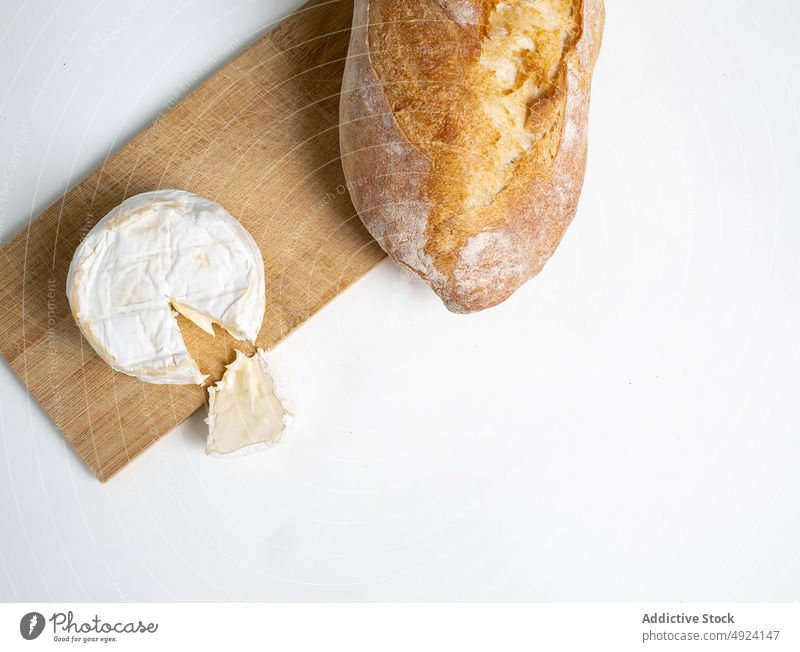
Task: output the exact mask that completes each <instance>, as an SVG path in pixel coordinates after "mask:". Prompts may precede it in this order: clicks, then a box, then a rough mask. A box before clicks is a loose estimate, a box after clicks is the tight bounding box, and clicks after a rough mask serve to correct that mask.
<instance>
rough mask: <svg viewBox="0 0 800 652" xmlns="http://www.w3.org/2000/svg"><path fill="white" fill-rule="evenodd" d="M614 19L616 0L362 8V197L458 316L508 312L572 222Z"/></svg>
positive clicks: (373, 2)
mask: <svg viewBox="0 0 800 652" xmlns="http://www.w3.org/2000/svg"><path fill="white" fill-rule="evenodd" d="M603 19H604V8H603V2H602V0H503V1H498V0H413V2H412V1H410V0H408V1H406V0H355V15H354V20H353V31H352V35H351V41H350V51H349V54H348V59H347V65H346V69H345V75H344V82H343V87H342V96H341V111H340V113H341V115H340V117H341V120H340V137H341V154H342V165H343V167H344V171H345V176H346V179H347V185H348V188H349V190H350V195H351V197H352V200H353V204H354V205H355V208H356V210H357V211H358V214H359V216H360V217H361V219H362V221H363V222H364V224H365V225H366V227H367V229H368V230H369V231H370V233H371V234H372V236H373V237H374V238H375V239H376V240H377V241H378V243H379V244H380V245H381V246H382V247H383V249H384V250H385V251H386V252H387V253H388V254H389V256H391V258H392V259H393V260H394V261H395V262H397V263H399V264H400V265H403V266H405V267H407V268H408V269H410V270H412V271H414V272H415V273H416V274H418V275H419V276H421V277H422V278H423V279H425V280H426V281H427V282H428V283H430V285H431V286H432V287H433V289H434V290H435V291H436V292H437V293H438V294H439V296H440V297H441V298H442V300H443V301H444V303H445V305H446V306H447V307H448V308H450V309H451V310H453V311H455V312H472V311H476V310H482V309H484V308H488V307H490V306H494V305H496V304H498V303H500V302H501V301H503V300H505V299H506V298H507V297H509V296H510V295H511V294H512V293H513V292H514V291H515V290H516V289H517V288H518V287H519V286H520V285H522V284H523V283H524V282H525V281H526V280H528V279H529V278H531V277H532V276H534V275H535V274H537V273H538V272H539V271H540V270H541V269H542V267H543V266H544V264H545V263H546V262H547V260H548V259H549V258H550V256H551V255H552V254H553V252H554V251H555V249H556V247H557V246H558V243H559V242H560V241H561V238H562V236H563V235H564V231H565V230H566V228H567V226H568V225H569V223H570V221H571V220H572V218H573V216H574V214H575V210H576V208H577V203H578V197H579V195H580V191H581V186H582V184H583V174H584V169H585V163H586V128H587V114H588V108H589V91H590V85H591V77H592V72H593V69H594V64H595V60H596V58H597V55H598V52H599V49H600V40H601V36H602V30H603Z"/></svg>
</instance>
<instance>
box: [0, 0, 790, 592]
mask: <svg viewBox="0 0 800 652" xmlns="http://www.w3.org/2000/svg"><path fill="white" fill-rule="evenodd" d="M607 4H608V20H607V28H606V36H605V43H604V46H603V52H602V55H601V58H600V61H599V65H598V70H597V75H596V77H595V90H594V96H593V104H592V116H591V145H590V150H591V153H590V161H589V167H588V173H587V178H586V185H585V190H584V193H583V198H582V200H581V205H580V210H579V212H578V215H577V217H576V219H575V222H574V223H573V225H572V227H571V228H570V230H569V232H568V234H567V236H566V238H565V239H564V242H563V244H562V245H561V247H560V248H559V250H558V252H557V254H556V255H555V256H554V258H553V259H552V261H551V262H550V263H549V265H548V266H547V268H546V269H545V271H544V272H543V273H542V274H541V275H540V276H539V277H538V278H537V279H535V280H534V281H532V282H530V283H529V284H528V285H527V286H526V287H524V288H523V289H522V290H521V291H520V292H518V293H517V294H516V295H515V296H514V297H513V298H512V299H510V300H509V301H507V302H506V303H505V304H504V305H502V306H500V307H498V308H496V309H493V310H490V311H488V312H485V313H482V314H478V315H473V316H467V317H464V316H455V315H451V314H449V313H447V312H446V311H445V310H444V309H443V307H442V306H441V305H440V303H439V302H438V300H437V299H436V298H435V297H434V296H433V295H432V293H431V292H430V291H429V290H427V289H426V287H425V286H423V285H422V284H421V283H419V282H417V281H415V280H412V279H410V278H409V277H407V276H405V275H403V274H402V273H401V272H400V271H398V270H397V269H395V268H394V267H393V266H391V265H390V264H388V263H384V264H382V265H380V266H379V267H378V268H377V269H376V270H375V271H374V272H372V273H371V274H369V275H368V276H367V277H366V278H365V279H364V280H362V281H360V282H359V283H357V284H356V285H355V286H353V287H352V288H351V289H349V290H348V291H347V292H345V294H344V295H343V296H341V297H340V298H338V299H337V300H336V301H335V302H334V303H333V304H331V305H330V306H329V307H328V308H326V309H325V310H324V311H323V312H322V313H321V314H319V315H318V316H317V317H315V318H314V319H313V320H311V321H310V322H309V323H308V324H306V325H305V326H303V328H301V329H300V330H299V331H298V332H297V333H295V334H294V335H292V336H291V337H290V338H289V339H288V340H286V341H285V342H284V343H282V344H281V345H280V346H279V347H278V349H277V350H276V357H277V360H278V370H279V375H280V377H281V379H282V380H283V381H284V383H286V384H287V385H288V386H289V388H290V392H291V395H292V398H293V402H294V406H295V409H296V410H297V411H298V413H299V415H300V416H299V419H298V422H297V430H296V432H295V433H294V434H293V435H292V436H291V437H290V438H287V439H286V441H285V442H284V443H283V444H282V445H281V446H279V447H278V448H276V449H274V450H273V451H271V452H269V453H266V454H261V455H256V456H251V457H248V458H245V459H241V460H236V461H220V460H215V459H209V458H206V457H205V456H204V455H203V443H204V436H205V434H204V424H203V421H202V418H203V415H200V414H198V415H196V416H195V417H194V418H192V419H190V420H189V421H188V422H187V423H185V424H184V425H182V426H181V427H180V428H178V429H177V430H176V431H175V432H174V433H172V434H170V435H169V436H167V437H165V438H164V439H163V440H162V441H161V442H160V443H159V444H158V445H156V446H155V447H154V448H153V449H151V450H150V451H149V452H147V453H146V454H145V455H143V456H142V457H141V458H140V459H139V460H138V461H137V462H136V463H134V464H133V465H132V466H130V467H129V468H128V469H126V470H125V471H123V472H122V473H121V474H120V475H119V476H117V477H116V478H115V479H114V480H113V481H111V482H110V483H108V484H107V485H100V484H99V483H98V482H97V481H96V480H95V479H94V477H93V476H92V475H90V473H89V472H88V471H87V470H86V468H84V466H83V465H82V463H81V462H80V460H79V459H78V458H77V456H76V455H75V454H74V453H73V452H72V450H71V449H70V448H69V446H68V445H67V444H66V443H65V441H64V440H63V439H62V437H61V436H60V435H59V434H58V433H57V432H56V430H55V429H54V427H53V426H52V425H51V423H50V421H49V420H48V418H47V417H46V416H45V415H44V413H43V412H42V410H41V409H40V408H39V407H38V405H37V404H36V403H35V401H33V400H32V399H31V398H30V397H29V396H28V395H27V393H26V391H25V389H24V387H23V386H22V384H21V383H20V382H19V380H18V379H17V378H16V377H15V376H14V375H13V373H12V372H11V371H10V370H9V368H8V366H7V365H6V364H5V363H2V365H1V366H0V389H1V390H2V399H1V401H0V431H1V432H2V444H1V445H0V523H2V525H1V526H0V556H1V558H2V566H1V567H0V599H2V600H5V601H16V600H24V601H45V600H59V601H82V600H92V601H101V600H111V601H116V600H132V601H161V600H182V601H205V600H537V601H550V600H568V601H574V600H582V601H595V600H619V601H645V600H648V601H649V600H669V601H673V600H697V601H700V600H702V601H706V600H717V601H740V600H749V601H760V600H785V601H790V600H798V599H800V499H799V498H798V497H800V400H798V389H800V339H799V335H800V255H798V249H799V248H800V214H799V212H798V207H800V156H799V155H798V152H800V111H798V99H800V75H798V72H797V62H798V60H800V33H799V30H798V25H800V6H798V3H796V2H791V3H790V2H788V1H782V2H781V1H778V0H775V1H772V2H759V3H752V2H747V3H746V2H744V1H742V0H712V1H711V2H703V3H699V2H696V0H669V1H667V0H657V1H656V0H608V3H607ZM294 5H295V3H294V2H292V1H280V2H279V1H278V0H270V1H266V0H264V1H261V2H255V1H254V2H236V1H233V2H231V0H202V1H197V2H184V1H183V0H158V2H155V1H153V0H140V1H139V2H132V3H125V2H121V1H120V0H105V1H98V0H70V1H69V2H67V1H66V0H61V1H60V2H54V1H53V0H4V3H3V11H2V14H3V20H2V21H0V223H1V224H2V227H1V228H2V240H3V241H4V242H7V241H8V240H9V239H10V238H11V237H13V235H14V234H15V233H17V232H18V231H19V229H20V228H21V227H22V226H23V225H24V224H26V223H27V221H28V220H29V219H30V217H31V216H34V217H35V216H36V215H38V213H39V212H40V211H41V210H42V209H44V208H45V207H46V206H48V205H49V204H50V203H51V202H52V201H53V200H55V199H56V198H57V197H59V196H60V195H61V194H62V193H63V192H64V190H65V189H67V188H69V187H71V186H73V185H74V184H75V183H77V182H78V181H79V180H80V179H81V178H82V177H83V176H84V175H85V174H87V173H88V172H90V171H91V170H92V169H93V168H94V167H95V166H96V165H97V164H98V163H99V162H100V161H102V160H103V158H104V157H105V156H106V154H107V152H108V151H109V149H115V148H118V147H119V146H120V145H121V144H123V143H124V142H125V141H126V140H127V139H129V138H130V137H132V136H133V135H134V134H136V133H137V132H138V131H139V130H140V129H141V128H143V127H144V126H146V125H147V124H148V123H149V121H150V120H151V119H152V118H153V117H154V116H155V115H156V114H157V113H158V111H159V109H160V108H161V106H162V105H163V104H164V103H165V102H166V101H168V100H169V99H170V98H171V97H172V96H173V95H174V93H175V91H176V89H179V88H181V87H182V85H183V86H185V84H186V82H187V80H188V81H191V80H193V79H195V80H196V79H197V77H198V75H207V74H209V72H210V71H212V70H213V69H214V68H216V67H218V66H219V65H220V63H222V62H223V61H224V60H226V59H228V58H230V57H231V56H233V54H235V52H238V51H240V50H241V49H243V48H244V47H245V46H246V45H247V44H248V43H249V42H251V41H252V40H253V39H254V38H256V37H257V35H258V33H259V32H260V31H262V30H263V29H264V28H266V27H267V26H268V25H269V23H270V21H272V20H275V19H277V18H279V17H281V16H282V15H284V14H285V13H286V12H287V11H288V10H289V9H290V8H291V7H292V6H294Z"/></svg>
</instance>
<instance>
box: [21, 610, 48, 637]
mask: <svg viewBox="0 0 800 652" xmlns="http://www.w3.org/2000/svg"><path fill="white" fill-rule="evenodd" d="M43 631H44V616H43V615H42V614H40V613H39V612H38V611H31V612H30V613H29V614H25V615H24V616H23V617H22V620H20V621H19V633H20V634H22V638H24V639H25V640H27V641H32V640H33V639H35V638H36V637H37V636H39V634H41V633H42V632H43Z"/></svg>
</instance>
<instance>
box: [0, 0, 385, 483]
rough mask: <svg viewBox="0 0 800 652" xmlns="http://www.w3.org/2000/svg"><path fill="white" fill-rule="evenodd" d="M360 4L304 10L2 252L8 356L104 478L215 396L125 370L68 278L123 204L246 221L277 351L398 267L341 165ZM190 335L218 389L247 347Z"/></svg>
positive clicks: (269, 335) (267, 341) (0, 291)
mask: <svg viewBox="0 0 800 652" xmlns="http://www.w3.org/2000/svg"><path fill="white" fill-rule="evenodd" d="M352 9H353V7H352V0H334V1H332V2H331V1H327V2H325V1H323V0H315V1H313V2H309V3H308V4H306V5H304V6H303V7H302V8H301V9H299V10H298V11H297V12H295V13H294V14H293V15H292V16H290V17H289V18H288V19H287V20H286V21H284V22H283V23H282V24H280V25H279V26H278V27H277V28H276V29H274V30H272V31H271V32H270V33H269V34H267V35H266V36H264V37H263V38H262V39H261V40H259V41H258V42H256V43H255V44H253V45H252V46H250V47H249V48H248V49H247V50H246V51H245V52H244V53H242V54H241V55H239V56H238V57H237V58H236V59H235V60H234V61H232V62H231V63H229V64H227V65H226V66H225V67H224V68H222V69H221V70H219V71H218V72H217V73H216V74H214V76H213V77H211V78H210V79H209V80H208V81H206V82H205V83H203V84H202V85H201V86H200V87H199V88H198V89H197V90H195V91H194V92H193V93H192V94H191V95H190V96H188V97H187V98H186V99H185V100H183V101H182V102H181V103H180V104H178V105H177V106H176V107H175V108H173V109H172V110H171V111H169V112H168V113H166V114H165V115H163V116H162V117H161V118H160V119H158V120H157V121H156V122H155V123H154V124H153V125H152V126H151V127H149V128H148V129H147V130H145V131H144V132H142V133H141V134H140V135H139V136H137V137H136V138H135V139H134V140H133V141H131V142H130V143H129V144H128V145H126V146H125V147H124V148H123V149H121V150H120V151H119V152H118V153H117V154H115V155H114V156H113V157H111V158H110V159H109V160H107V161H106V163H105V164H104V165H103V166H102V167H101V168H100V169H98V170H96V171H95V172H93V173H92V174H90V175H89V176H88V177H87V178H86V179H85V180H84V181H83V182H81V183H80V184H79V185H78V186H77V187H76V188H75V189H73V190H72V191H70V192H69V193H68V194H67V195H66V196H65V197H63V198H62V199H61V200H59V201H57V202H56V203H55V204H53V205H52V206H51V207H50V208H48V209H47V210H46V211H45V212H44V213H43V214H42V215H41V216H40V217H39V218H38V219H37V220H35V221H34V222H33V223H32V224H31V225H30V226H29V227H28V228H27V229H25V230H24V231H23V232H22V233H20V234H19V235H18V236H17V237H16V238H15V239H14V240H13V241H11V242H10V243H8V244H7V245H5V246H3V247H2V249H1V250H0V251H1V252H2V263H3V264H2V265H0V333H2V335H0V338H2V354H3V356H4V357H5V358H6V360H8V362H9V363H10V365H11V367H12V368H13V369H14V371H15V372H16V373H17V374H18V375H19V376H20V378H21V379H22V381H23V382H24V383H25V385H26V386H27V387H28V389H29V391H30V393H31V394H32V395H33V396H34V397H35V398H36V400H37V401H38V402H39V403H40V404H41V405H42V407H43V408H44V409H45V411H46V412H47V413H48V414H49V415H50V417H51V418H52V419H53V421H54V422H55V424H56V426H57V427H58V429H59V430H61V432H62V433H63V434H64V436H65V437H66V438H67V440H69V442H70V444H72V446H73V447H74V448H75V450H76V451H77V452H78V454H79V455H80V457H81V458H82V459H83V460H84V461H85V462H86V464H87V465H88V466H89V468H90V469H91V470H92V472H93V473H94V474H95V475H96V476H97V478H98V479H100V480H101V481H106V480H108V479H109V478H110V477H111V476H113V475H114V474H115V473H117V472H118V471H119V470H120V469H122V468H123V467H125V466H126V465H127V464H128V463H130V462H131V461H132V460H133V459H134V458H135V457H136V456H138V455H139V454H141V453H142V452H143V451H144V450H145V449H147V448H148V447H149V446H150V445H152V444H153V443H154V442H156V441H157V440H158V439H159V438H161V437H162V436H164V434H166V433H167V432H169V431H170V430H171V429H172V428H174V427H175V426H177V425H178V424H180V423H181V422H182V421H183V420H184V419H185V418H186V417H188V416H189V415H190V414H191V413H192V412H194V411H195V410H197V409H198V408H199V407H201V406H202V405H203V403H204V401H205V390H204V389H202V388H200V387H196V386H159V385H148V384H146V383H142V382H139V381H137V380H136V379H134V378H131V377H128V376H125V375H123V374H120V373H117V372H114V371H112V369H111V368H110V367H108V366H107V365H106V364H105V363H104V362H102V361H101V360H100V358H99V357H98V356H97V355H96V354H95V353H94V351H93V350H92V349H91V347H89V345H88V344H87V343H86V342H85V341H84V340H83V339H82V338H81V335H80V333H79V331H78V328H77V326H76V325H75V323H74V321H73V319H72V316H71V314H70V311H69V306H68V304H67V297H66V294H65V283H66V275H67V269H68V267H69V263H70V260H71V258H72V254H73V252H74V251H75V249H76V247H77V246H78V244H79V242H80V241H81V240H82V238H83V237H84V236H85V235H86V233H87V232H88V231H89V230H90V229H91V228H92V227H93V226H94V224H95V223H96V222H97V221H99V220H100V218H102V217H103V215H105V214H106V212H108V211H109V210H110V209H111V208H113V207H114V206H116V205H117V204H119V203H120V202H121V201H122V200H123V199H125V198H126V197H129V196H131V195H135V194H137V193H140V192H145V191H148V190H155V189H159V188H180V189H183V190H189V191H191V192H195V193H199V194H201V195H204V196H206V197H209V198H211V199H213V200H215V201H217V202H219V203H221V204H222V205H223V206H224V207H225V208H226V209H227V210H228V211H229V212H230V213H231V214H232V215H234V216H235V217H236V218H238V219H239V220H240V221H241V222H242V224H244V226H245V227H246V228H247V229H248V230H249V231H250V233H251V234H252V235H253V237H254V238H255V239H256V241H257V242H258V244H259V245H260V247H261V250H262V253H263V255H264V261H265V268H266V279H267V309H266V316H265V321H264V326H263V328H262V330H261V333H260V336H259V339H258V342H257V344H258V345H259V346H261V347H264V348H270V347H272V346H274V345H275V344H276V343H278V342H279V341H280V340H282V339H283V338H284V337H286V336H287V335H288V334H289V333H291V332H292V331H293V330H294V329H295V328H297V327H298V326H300V325H301V324H302V323H303V322H304V321H306V320H307V319H308V318H309V317H311V316H312V315H313V314H314V313H315V312H316V311H318V310H319V309H320V308H321V307H322V306H323V305H325V304H326V303H327V302H329V301H330V300H331V299H333V298H334V297H335V296H336V295H337V294H338V293H340V292H341V291H342V290H344V289H345V288H346V287H347V286H349V285H350V284H351V283H353V282H354V281H355V280H357V279H358V278H360V277H361V276H363V275H364V274H365V273H366V272H367V271H369V270H370V269H371V268H372V267H373V266H374V265H375V264H376V263H377V262H379V261H380V260H381V259H382V258H383V256H384V254H383V252H382V251H381V250H380V248H379V247H378V246H377V244H376V243H375V242H374V241H373V240H372V238H371V237H370V236H369V235H368V234H367V232H366V231H365V229H364V228H363V227H362V225H361V222H360V221H359V219H358V217H357V216H356V214H355V211H354V210H353V207H352V205H351V204H350V201H349V198H348V195H347V193H346V191H345V190H344V178H343V175H342V172H341V165H340V160H339V144H338V133H337V132H338V129H337V125H338V101H339V90H340V85H341V78H342V71H343V68H344V60H345V58H346V55H347V46H348V41H349V28H350V22H351V20H352ZM180 325H181V329H182V331H183V334H184V338H185V340H186V343H187V346H188V349H189V351H190V352H191V353H192V355H193V356H194V357H195V359H196V360H197V361H198V363H199V364H200V367H201V368H202V369H203V370H204V371H205V372H210V373H211V374H212V377H213V378H214V379H217V378H219V377H220V375H221V373H222V371H223V368H224V365H225V364H227V363H228V362H230V361H231V360H232V359H233V358H234V357H235V354H234V351H235V348H237V347H240V346H241V347H242V348H246V345H244V344H243V343H239V342H236V341H235V340H233V339H232V338H231V337H230V336H228V335H227V334H226V333H224V332H221V331H219V329H217V335H216V337H215V338H211V337H210V336H208V335H207V334H205V333H203V332H202V331H201V330H200V329H198V328H197V327H195V326H194V325H193V324H191V323H190V322H188V321H186V320H184V319H183V318H180ZM42 436H49V435H47V433H43V434H42ZM199 454H202V451H201V450H200V448H199V447H198V455H199Z"/></svg>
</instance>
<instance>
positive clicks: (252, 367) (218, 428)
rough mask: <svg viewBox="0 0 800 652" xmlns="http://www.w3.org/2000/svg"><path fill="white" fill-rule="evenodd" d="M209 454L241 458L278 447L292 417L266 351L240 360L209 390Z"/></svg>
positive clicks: (242, 355) (239, 358)
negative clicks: (243, 455)
mask: <svg viewBox="0 0 800 652" xmlns="http://www.w3.org/2000/svg"><path fill="white" fill-rule="evenodd" d="M206 423H208V442H207V445H206V454H208V455H213V456H215V457H228V456H238V455H242V454H246V453H252V452H256V451H259V450H264V449H266V448H269V447H271V446H274V445H275V444H277V443H278V442H279V441H280V439H281V436H282V435H283V433H284V430H285V429H286V426H287V424H288V423H289V414H288V412H287V410H286V408H285V407H284V402H283V400H282V398H281V397H280V394H279V391H278V389H277V387H276V385H275V383H274V381H273V378H272V374H271V373H270V368H269V361H268V358H267V354H266V352H265V351H263V350H261V349H258V350H257V351H256V353H255V355H253V356H251V357H248V356H247V355H245V354H244V353H242V352H241V351H236V359H235V360H234V361H233V362H231V364H229V365H228V366H227V368H226V371H225V374H224V375H223V377H222V380H220V381H219V382H218V383H217V384H216V385H215V386H214V387H209V389H208V419H206Z"/></svg>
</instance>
